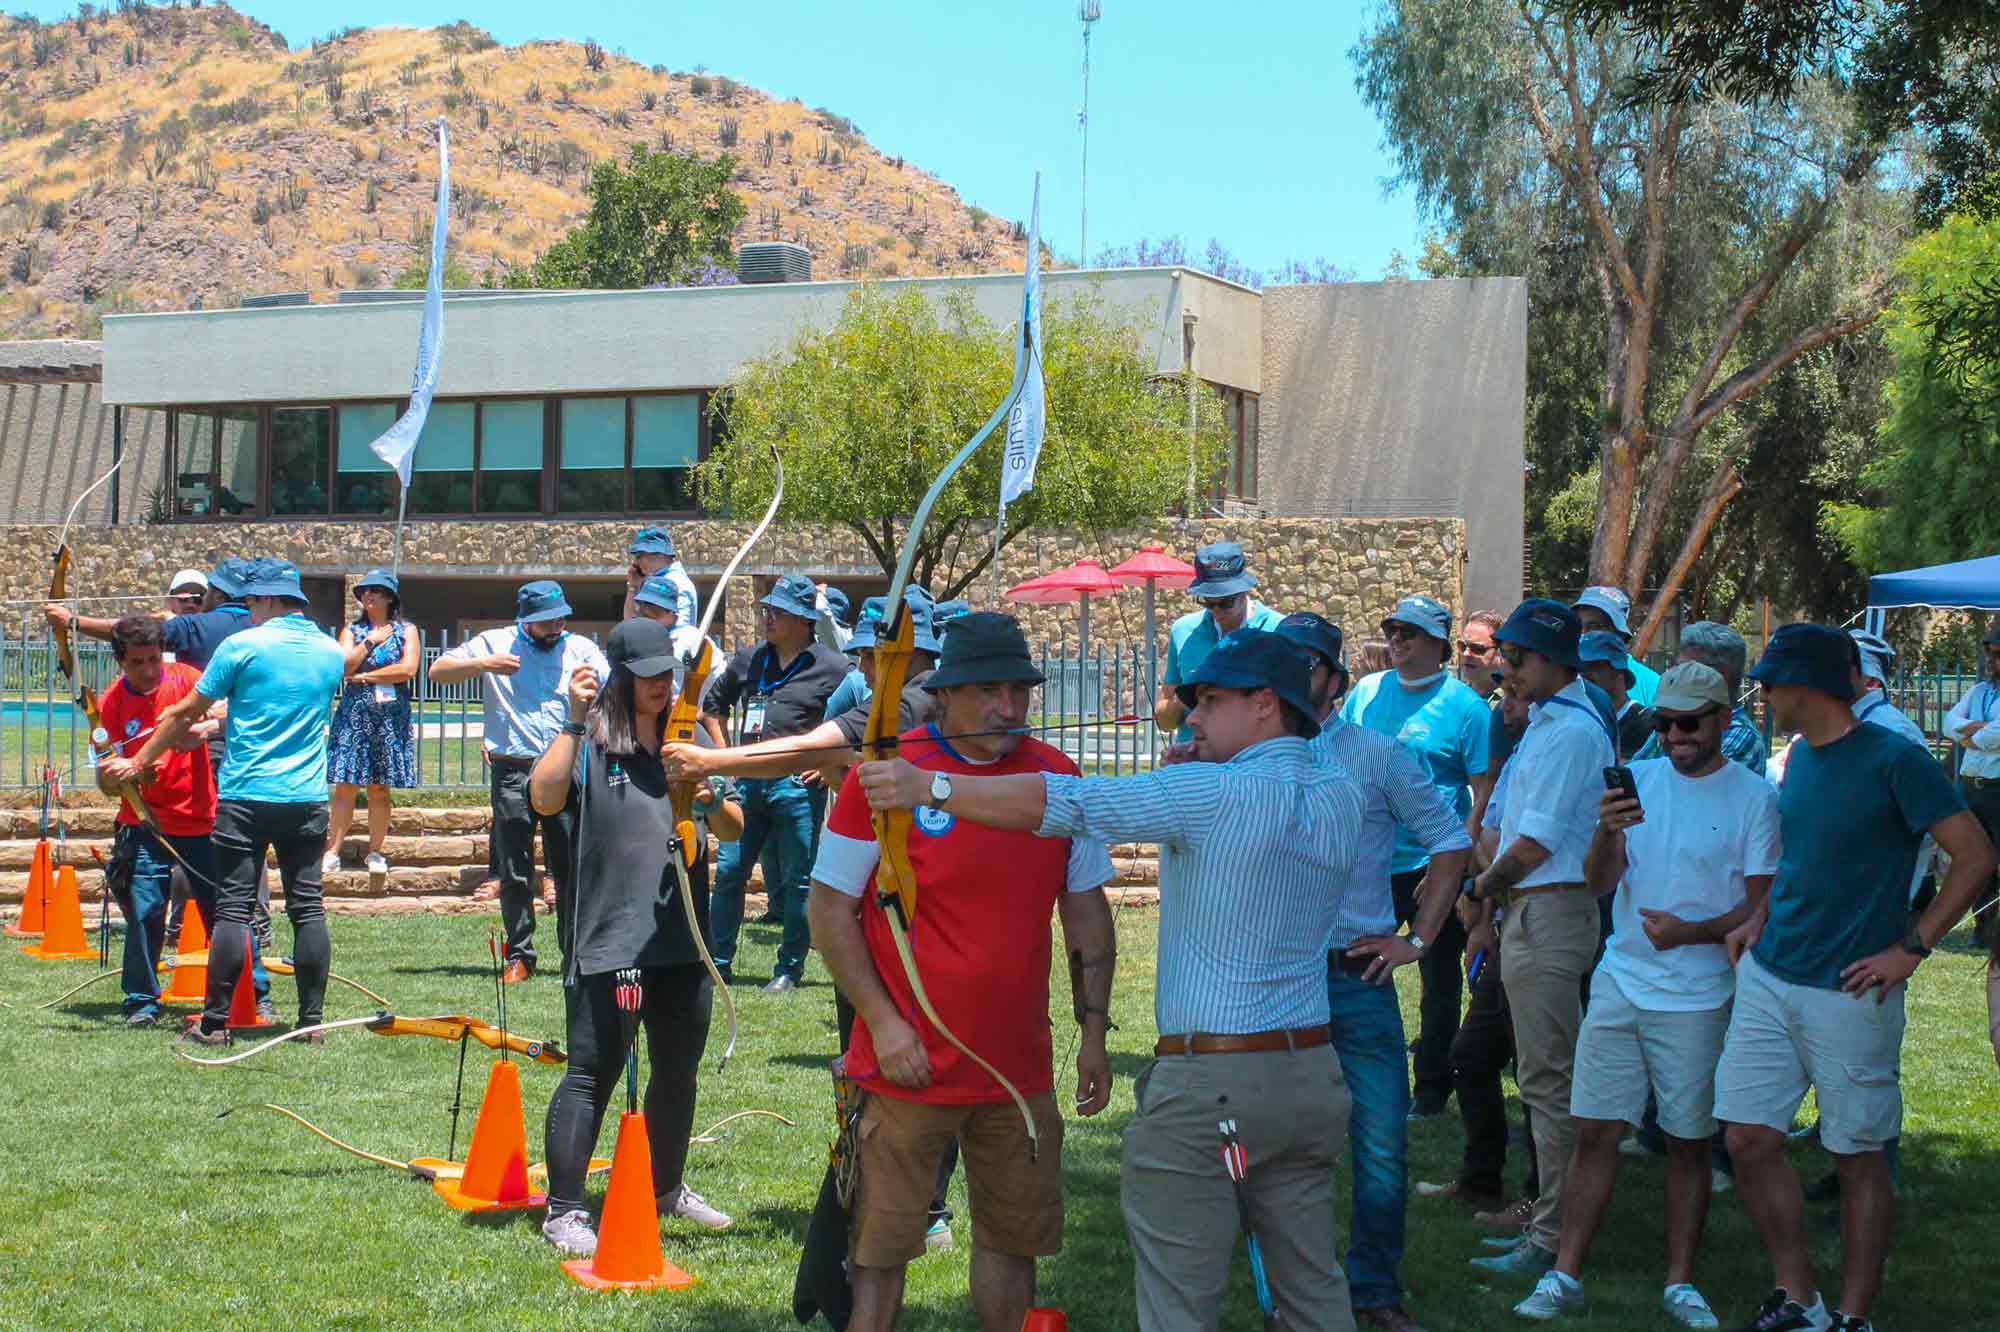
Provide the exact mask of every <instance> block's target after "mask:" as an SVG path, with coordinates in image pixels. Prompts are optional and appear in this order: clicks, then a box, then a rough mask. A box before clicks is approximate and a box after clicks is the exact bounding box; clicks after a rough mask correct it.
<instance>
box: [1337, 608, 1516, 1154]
mask: <svg viewBox="0 0 2000 1332" xmlns="http://www.w3.org/2000/svg"><path fill="white" fill-rule="evenodd" d="M1382 633H1383V636H1384V637H1386V638H1387V639H1388V640H1389V661H1390V663H1391V669H1389V670H1386V671H1377V672H1376V673H1375V674H1373V675H1369V676H1365V677H1363V678H1362V679H1361V680H1359V681H1357V682H1356V683H1355V685H1354V688H1353V689H1351V690H1350V691H1349V692H1348V695H1347V701H1346V702H1345V703H1343V704H1342V705H1341V708H1340V715H1341V717H1342V718H1344V719H1345V720H1347V721H1350V722H1354V723H1355V724H1357V725H1360V726H1365V727H1367V728H1368V729H1369V730H1371V731H1376V732H1379V733H1380V734H1382V735H1386V736H1389V737H1390V738H1391V739H1394V740H1397V741H1400V742H1401V743H1402V744H1403V745H1405V746H1406V747H1408V749H1409V750H1410V752H1411V753H1413V754H1415V755H1416V757H1417V761H1418V762H1419V763H1421V764H1422V765H1423V767H1424V771H1425V773H1426V774H1427V775H1428V776H1429V778H1430V781H1431V785H1432V786H1433V787H1435V788H1436V789H1437V793H1438V795H1439V796H1441V797H1442V798H1443V799H1444V802H1445V803H1446V804H1447V805H1449V806H1451V809H1452V812H1453V813H1454V814H1456V815H1457V816H1458V818H1459V819H1460V820H1461V821H1463V820H1464V819H1465V818H1466V816H1467V815H1469V814H1470V813H1471V812H1472V790H1471V784H1472V779H1473V778H1475V777H1483V776H1484V775H1485V773H1486V765H1487V758H1488V754H1487V746H1488V744H1489V732H1490V729H1491V727H1492V723H1493V712H1492V709H1490V708H1488V707H1487V705H1486V700H1485V699H1483V698H1481V697H1480V696H1479V695H1478V694H1477V693H1476V692H1474V691H1473V689H1472V688H1471V686H1469V685H1467V684H1465V683H1464V682H1462V681H1460V680H1457V679H1454V678H1453V677H1452V674H1451V672H1450V671H1448V670H1447V669H1445V663H1446V661H1447V660H1448V658H1449V657H1450V655H1451V611H1450V610H1449V609H1447V608H1446V607H1445V605H1444V603H1442V602H1440V601H1438V600H1437V599H1436V598H1434V597H1424V596H1415V597H1404V598H1403V599H1402V600H1401V601H1399V602H1397V603H1396V608H1395V609H1394V610H1393V611H1391V612H1389V615H1388V618H1386V619H1384V620H1383V621H1382ZM1429 864H1430V857H1429V855H1428V854H1427V853H1426V852H1425V850H1424V847H1423V844H1422V843H1420V842H1418V841H1417V839H1416V838H1415V837H1414V836H1413V835H1412V834H1411V832H1410V830H1409V829H1407V828H1405V827H1403V826H1402V824H1400V823H1399V824H1397V825H1396V840H1395V847H1394V850H1393V852H1392V853H1391V856H1390V860H1389V888H1390V893H1391V895H1392V896H1393V897H1394V898H1395V902H1396V920H1397V923H1398V924H1406V923H1408V922H1409V921H1410V920H1413V919H1414V918H1415V917H1416V913H1417V905H1418V904H1417V902H1416V890H1417V885H1418V884H1420V883H1422V882H1423V880H1424V870H1425V867H1426V866H1428V865H1429ZM1464 951H1465V926H1464V925H1463V924H1462V923H1460V921H1459V919H1458V915H1457V913H1456V912H1454V913H1452V914H1451V915H1449V916H1447V917H1446V918H1445V925H1444V929H1443V930H1442V931H1441V932H1440V933H1439V934H1438V937H1437V938H1436V939H1435V940H1434V941H1432V944H1431V947H1430V950H1429V951H1428V952H1427V953H1425V955H1424V958H1423V960H1422V961H1420V962H1419V963H1417V974H1418V976H1419V977H1420V978H1421V979H1422V981H1423V987H1422V988H1423V998H1422V1002H1421V1004H1420V1007H1419V1012H1420V1015H1421V1022H1420V1025H1419V1027H1418V1034H1417V1053H1416V1058H1415V1060H1414V1061H1413V1064H1414V1067H1415V1075H1414V1076H1415V1084H1414V1089H1413V1091H1412V1093H1411V1107H1410V1114H1411V1116H1412V1117H1415V1118H1423V1117H1427V1116H1430V1115H1436V1114H1441V1113H1443V1111H1444V1107H1445V1102H1446V1101H1447V1100H1449V1099H1450V1097H1451V1086H1452V1083H1451V1042H1452V1039H1453V1038H1454V1037H1456V1036H1457V1035H1458V1018H1459V1006H1460V1005H1459V1001H1460V999H1461V997H1462V996H1463V993H1464V978H1463V976H1462V975H1461V974H1460V972H1459V958H1460V956H1461V955H1462V954H1463V953H1464Z"/></svg>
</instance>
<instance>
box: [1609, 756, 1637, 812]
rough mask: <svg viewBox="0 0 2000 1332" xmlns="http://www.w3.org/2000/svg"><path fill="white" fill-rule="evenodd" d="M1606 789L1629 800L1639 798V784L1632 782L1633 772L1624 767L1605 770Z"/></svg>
mask: <svg viewBox="0 0 2000 1332" xmlns="http://www.w3.org/2000/svg"><path fill="white" fill-rule="evenodd" d="M1604 789H1605V790H1607V791H1616V792H1618V793H1619V794H1620V795H1622V796H1624V797H1625V798H1626V799H1627V800H1637V799H1638V798H1639V784H1638V783H1637V782H1635V781H1633V780H1632V770H1631V769H1630V768H1627V767H1624V766H1622V765H1621V766H1619V767H1616V768H1606V769H1605V770H1604ZM1641 812H1642V813H1643V812H1644V811H1643V810H1642V811H1641Z"/></svg>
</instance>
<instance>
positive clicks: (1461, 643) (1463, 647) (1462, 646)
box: [1458, 638, 1498, 657]
mask: <svg viewBox="0 0 2000 1332" xmlns="http://www.w3.org/2000/svg"><path fill="white" fill-rule="evenodd" d="M1497 646H1498V644H1495V643H1475V642H1473V641H1472V640H1471V639H1469V638H1461V639H1459V640H1458V650H1459V651H1460V652H1463V653H1466V654H1468V655H1470V656H1475V657H1484V656H1487V655H1489V654H1491V653H1492V651H1493V649H1494V648H1495V647H1497Z"/></svg>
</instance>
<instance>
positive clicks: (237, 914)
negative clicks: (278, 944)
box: [132, 559, 345, 1045]
mask: <svg viewBox="0 0 2000 1332" xmlns="http://www.w3.org/2000/svg"><path fill="white" fill-rule="evenodd" d="M244 592H245V597H246V601H247V603H248V605H249V609H250V623H251V626H252V627H251V628H248V629H245V630H243V631H242V632H241V633H238V634H233V635H231V636H230V637H228V638H226V639H224V640H223V641H222V642H221V644H220V645H218V646H217V647H216V649H215V655H214V656H212V657H211V658H210V659H209V662H208V669H207V670H206V671H204V672H203V673H202V677H201V679H200V681H199V682H197V683H196V685H195V687H194V692H193V693H191V694H189V695H187V696H186V697H185V698H183V699H182V700H181V701H180V702H179V703H176V704H174V705H173V706H172V707H170V708H169V709H167V711H166V712H164V713H162V714H161V717H160V721H159V725H158V728H157V729H156V730H155V732H154V734H153V738H152V739H151V740H149V741H147V742H146V745H145V747H144V748H143V749H141V750H140V751H139V753H138V754H136V755H134V756H133V760H132V762H133V764H134V766H136V767H141V768H143V767H145V766H146V765H148V764H150V763H151V762H152V761H153V760H154V759H156V758H158V757H159V756H160V755H161V754H163V753H165V752H166V750H167V749H169V748H170V747H172V746H173V745H174V743H175V742H176V741H178V740H179V739H180V738H181V737H182V736H183V735H185V734H186V731H187V728H188V727H189V726H190V725H192V724H193V723H194V722H196V721H198V720H200V718H201V717H202V716H203V715H204V714H206V713H207V711H208V709H209V708H210V707H212V706H213V705H214V704H216V703H218V702H226V703H227V704H228V705H229V732H228V735H229V738H228V742H227V747H226V748H225V749H224V751H223V756H222V769H221V772H220V773H219V774H218V776H217V780H216V788H217V795H218V797H219V800H218V802H217V806H216V812H215V832H214V835H213V836H214V842H215V858H216V878H217V880H218V882H217V884H216V887H217V890H218V891H217V892H216V908H215V916H216V918H215V920H214V921H213V922H212V933H211V937H210V941H209V962H208V994H207V996H206V999H205V1001H204V1003H203V1007H202V1014H201V1021H200V1022H198V1023H196V1024H195V1025H194V1026H192V1027H190V1028H189V1029H188V1031H187V1032H186V1033H184V1034H183V1037H184V1039H188V1040H191V1041H194V1042H195V1043H197V1044H201V1045H227V1044H228V1043H229V1031H228V1026H227V1023H228V1017H229V1006H230V1001H231V999H232V998H233V996H234V994H235V990H236V981H237V978H238V976H239V975H240V974H241V972H242V969H243V958H244V955H245V953H246V952H247V951H248V948H249V927H250V913H251V907H252V905H253V904H254V903H255V902H256V900H257V888H258V885H259V884H260V883H261V882H262V881H263V877H264V855H265V852H266V851H275V852H276V853H277V860H278V873H279V875H280V876H281V877H282V879H283V881H284V885H285V914H286V915H287V916H290V917H291V920H292V933H293V942H292V949H293V963H294V967H295V970H296V974H297V980H298V987H299V1013H298V1022H297V1024H296V1025H298V1026H302V1027H304V1026H311V1025H313V1024H315V1023H317V1022H319V1021H320V1018H321V1007H322V1005H323V1003H324V1001H325V998H326V978H327V971H328V969H329V967H330V966H331V965H332V961H333V946H332V942H331V940H330V939H329V938H328V935H327V930H326V911H325V908H324V906H323V904H322V902H321V895H322V891H323V885H322V883H321V879H320V857H321V855H322V854H323V853H324V852H325V851H326V733H327V708H328V704H329V703H330V702H331V701H332V699H333V696H334V694H335V693H336V692H337V691H338V690H339V688H340V682H341V676H342V674H343V672H344V669H345V654H344V653H342V652H341V650H340V644H339V643H337V642H336V641H335V640H334V639H332V638H330V637H328V635H327V634H326V633H325V632H324V631H322V630H321V629H320V628H319V626H317V625H315V624H314V623H313V622H312V621H310V620H308V619H307V618H306V617H305V609H306V604H307V603H306V596H305V593H304V591H302V590H301V588H300V585H299V571H298V567H297V566H296V565H293V564H291V563H290V562H288V561H285V560H272V559H265V560H258V561H256V562H255V563H254V564H253V565H252V566H251V570H250V572H249V574H248V576H247V578H246V586H245V588H244Z"/></svg>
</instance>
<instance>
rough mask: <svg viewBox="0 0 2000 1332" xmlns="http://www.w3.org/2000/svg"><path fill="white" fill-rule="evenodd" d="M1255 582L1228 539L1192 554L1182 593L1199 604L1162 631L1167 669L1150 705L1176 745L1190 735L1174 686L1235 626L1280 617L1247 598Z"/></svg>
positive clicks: (1269, 623)
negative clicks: (1190, 578) (1191, 576)
mask: <svg viewBox="0 0 2000 1332" xmlns="http://www.w3.org/2000/svg"><path fill="white" fill-rule="evenodd" d="M1255 586H1257V575H1255V574H1253V573H1251V572H1250V567H1249V562H1248V561H1247V560H1245V559H1244V557H1243V547H1241V546H1239V545H1237V544H1236V543H1235V542H1234V541H1217V542H1214V543H1212V544H1210V545H1206V546H1203V547H1202V548H1201V549H1200V550H1198V551H1196V552H1195V553H1194V582H1192V583H1190V584H1188V595H1189V596H1191V597H1193V598H1194V599H1195V600H1196V601H1198V602H1200V603H1201V609H1200V610H1197V611H1190V612H1188V613H1187V614H1186V615H1183V616H1181V617H1180V619H1178V620H1175V621H1174V625H1173V628H1172V629H1169V630H1168V631H1167V669H1166V673H1165V674H1164V675H1163V676H1161V678H1160V686H1161V687H1160V701H1159V702H1158V703H1156V704H1154V706H1153V722H1154V724H1155V725H1157V726H1158V727H1159V728H1160V729H1161V730H1163V731H1171V732H1173V736H1174V742H1175V743H1176V744H1185V743H1186V742H1188V741H1190V740H1192V739H1194V731H1193V730H1192V729H1190V728H1189V726H1188V725H1187V715H1188V712H1189V711H1190V709H1189V707H1188V705H1187V704H1185V703H1183V702H1181V698H1180V687H1181V686H1182V685H1183V684H1185V683H1187V682H1188V681H1189V680H1191V679H1193V678H1194V673H1195V672H1196V671H1197V670H1199V669H1200V667H1201V663H1202V662H1203V661H1204V660H1206V659H1207V657H1208V654H1209V653H1211V652H1213V651H1214V650H1215V645H1216V644H1217V643H1219V642H1221V641H1222V640H1223V639H1225V638H1227V637H1228V636H1229V635H1231V634H1233V633H1235V632H1236V631H1237V630H1238V629H1276V628H1277V627H1278V621H1279V620H1281V619H1283V618H1284V617H1283V616H1282V615H1280V614H1278V612H1276V611H1274V610H1272V609H1271V608H1270V607H1269V606H1266V605H1265V604H1264V603H1263V602H1261V601H1257V600H1255V599H1253V598H1252V597H1251V595H1250V589H1251V588H1253V587H1255Z"/></svg>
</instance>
